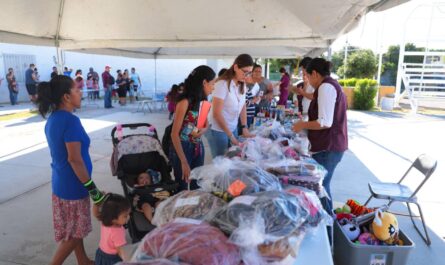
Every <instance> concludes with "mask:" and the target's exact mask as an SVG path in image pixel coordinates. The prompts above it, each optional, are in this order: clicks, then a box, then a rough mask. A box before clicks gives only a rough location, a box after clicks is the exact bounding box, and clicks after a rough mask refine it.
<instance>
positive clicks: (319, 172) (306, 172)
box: [263, 157, 327, 197]
mask: <svg viewBox="0 0 445 265" xmlns="http://www.w3.org/2000/svg"><path fill="white" fill-rule="evenodd" d="M263 167H264V168H266V169H267V171H268V172H270V173H272V174H274V175H275V176H277V177H278V179H279V180H280V182H281V183H282V184H283V185H293V186H302V187H305V188H308V189H310V190H313V191H315V192H316V193H317V195H318V196H319V197H324V196H327V194H326V192H325V190H324V189H323V185H322V184H323V179H324V177H325V176H326V174H327V171H326V169H325V168H324V167H323V166H321V165H320V164H318V163H317V162H316V161H315V160H313V159H312V158H308V157H301V160H298V161H297V160H294V159H283V160H279V161H268V162H265V163H263Z"/></svg>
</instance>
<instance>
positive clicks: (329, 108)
mask: <svg viewBox="0 0 445 265" xmlns="http://www.w3.org/2000/svg"><path fill="white" fill-rule="evenodd" d="M336 99H337V91H336V90H335V87H334V86H333V85H331V84H328V83H323V84H321V86H320V87H319V88H318V120H317V121H318V123H320V126H321V127H331V126H332V122H333V121H334V110H335V101H336Z"/></svg>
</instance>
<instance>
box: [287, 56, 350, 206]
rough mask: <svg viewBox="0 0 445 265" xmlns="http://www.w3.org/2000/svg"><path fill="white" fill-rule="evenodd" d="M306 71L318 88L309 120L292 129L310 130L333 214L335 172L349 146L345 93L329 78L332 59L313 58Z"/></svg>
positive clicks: (327, 202)
mask: <svg viewBox="0 0 445 265" xmlns="http://www.w3.org/2000/svg"><path fill="white" fill-rule="evenodd" d="M306 72H307V78H308V80H309V83H310V85H311V86H312V87H313V88H314V89H315V91H314V94H313V100H312V101H311V104H310V106H309V110H308V116H309V121H299V122H297V123H295V124H294V125H293V130H294V131H295V132H300V131H301V130H304V129H306V130H308V138H309V142H310V143H311V152H312V157H313V158H314V159H315V160H316V161H317V162H318V163H319V164H321V165H322V166H323V167H324V168H325V169H326V170H327V174H326V176H325V177H324V179H323V187H324V188H325V190H326V192H327V194H328V198H326V197H325V198H322V203H323V206H324V208H325V210H326V211H328V212H329V213H330V212H331V211H332V200H331V198H332V197H331V189H330V183H331V179H332V175H333V174H334V170H335V168H336V167H337V165H338V163H339V162H340V161H341V159H342V157H343V154H344V152H345V151H346V150H347V149H348V127H347V115H346V109H347V107H346V96H345V94H344V93H343V90H342V88H341V86H340V85H339V83H338V82H337V81H336V80H334V79H332V78H331V77H330V74H331V71H330V62H328V61H326V60H325V59H322V58H315V59H312V60H311V61H310V62H309V64H308V65H307V68H306Z"/></svg>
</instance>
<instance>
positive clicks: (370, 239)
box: [355, 232, 381, 246]
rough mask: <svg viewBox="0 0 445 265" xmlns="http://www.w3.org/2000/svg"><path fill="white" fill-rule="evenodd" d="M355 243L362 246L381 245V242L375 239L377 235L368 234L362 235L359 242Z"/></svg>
mask: <svg viewBox="0 0 445 265" xmlns="http://www.w3.org/2000/svg"><path fill="white" fill-rule="evenodd" d="M355 243H357V244H361V245H373V246H378V245H381V243H380V241H379V240H378V239H377V238H376V237H375V235H373V234H371V233H368V232H365V233H362V234H361V235H360V236H359V237H358V240H357V241H355Z"/></svg>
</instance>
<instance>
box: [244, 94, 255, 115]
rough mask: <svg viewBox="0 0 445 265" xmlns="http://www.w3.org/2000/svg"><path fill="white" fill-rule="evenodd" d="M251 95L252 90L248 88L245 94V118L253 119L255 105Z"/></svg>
mask: <svg viewBox="0 0 445 265" xmlns="http://www.w3.org/2000/svg"><path fill="white" fill-rule="evenodd" d="M253 98H254V96H253V94H252V88H249V90H248V91H247V93H246V112H247V117H255V103H254V102H253Z"/></svg>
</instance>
